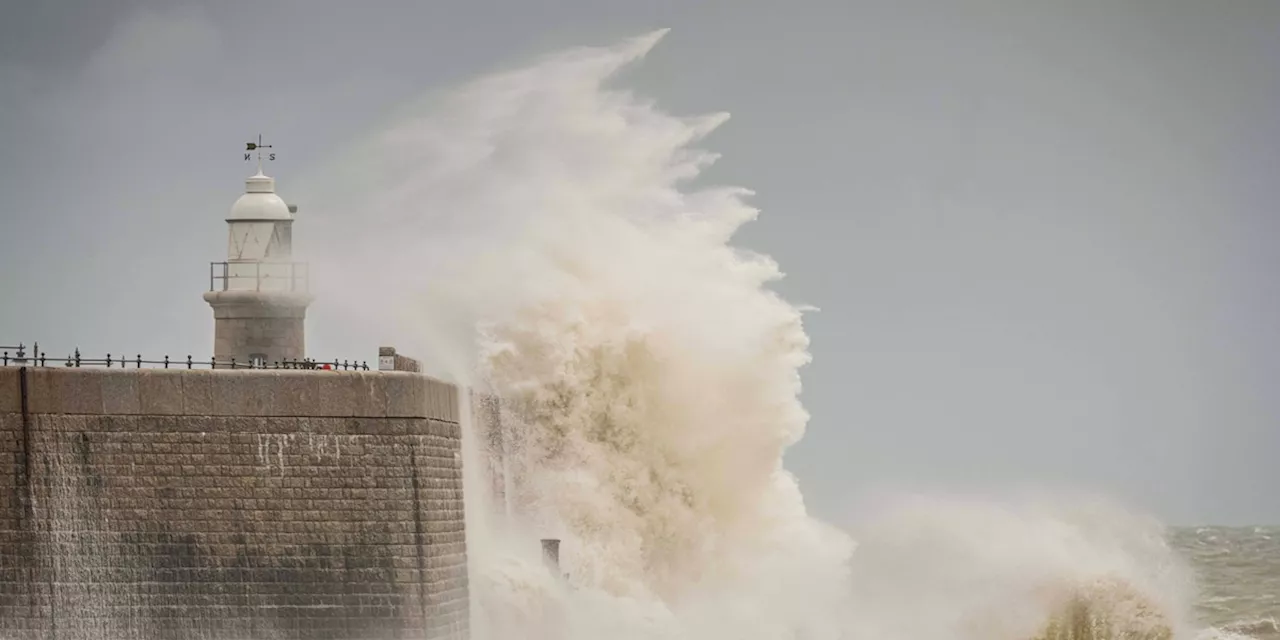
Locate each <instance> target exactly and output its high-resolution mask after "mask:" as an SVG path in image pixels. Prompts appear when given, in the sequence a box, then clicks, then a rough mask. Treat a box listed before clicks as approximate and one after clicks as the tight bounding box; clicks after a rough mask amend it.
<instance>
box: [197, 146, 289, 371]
mask: <svg viewBox="0 0 1280 640" xmlns="http://www.w3.org/2000/svg"><path fill="white" fill-rule="evenodd" d="M270 148H271V147H270V146H269V145H264V144H262V138H261V136H259V138H258V142H257V143H253V142H250V143H248V151H247V152H246V153H245V159H246V160H248V159H250V158H251V157H252V154H253V152H255V151H256V152H257V158H258V172H257V173H256V174H254V175H252V176H249V177H248V178H246V179H245V189H244V194H243V195H241V196H240V198H239V199H238V200H236V202H235V204H233V205H232V206H231V212H230V214H229V215H228V216H227V228H228V238H227V258H226V260H225V261H221V262H212V263H210V265H209V291H208V292H207V293H205V294H204V299H205V301H206V302H208V303H209V306H211V307H213V322H214V340H213V353H214V358H215V359H216V360H217V366H220V367H232V366H235V367H248V366H254V367H261V366H267V365H273V364H275V363H278V362H286V361H295V360H302V359H304V358H305V357H306V347H305V345H306V340H305V337H306V336H305V322H306V316H307V306H308V305H310V304H311V301H312V296H311V294H310V293H309V291H308V287H309V283H308V278H307V276H308V273H307V265H306V263H303V262H294V261H293V221H294V215H295V214H296V213H297V210H298V209H297V207H294V206H290V205H288V204H285V201H284V200H282V199H281V198H280V196H279V195H276V182H275V179H274V178H272V177H270V176H267V175H265V174H263V173H262V156H263V151H264V150H265V149H270ZM267 157H268V159H274V158H275V154H274V153H268V154H267Z"/></svg>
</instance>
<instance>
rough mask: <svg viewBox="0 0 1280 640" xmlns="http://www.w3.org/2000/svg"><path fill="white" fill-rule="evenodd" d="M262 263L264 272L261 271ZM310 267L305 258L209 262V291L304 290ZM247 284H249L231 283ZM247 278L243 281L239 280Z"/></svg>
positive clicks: (306, 285) (308, 281)
mask: <svg viewBox="0 0 1280 640" xmlns="http://www.w3.org/2000/svg"><path fill="white" fill-rule="evenodd" d="M264 267H265V268H266V271H267V273H265V274H264V273H263V269H264ZM309 276H310V269H309V267H308V265H307V263H305V262H210V263H209V290H210V291H289V292H300V293H306V292H307V290H308V288H309V286H310V277H309ZM233 281H237V283H238V284H249V283H251V284H252V285H253V286H252V287H240V286H237V287H234V288H233V287H232V286H231V284H232V282H233ZM241 281H247V282H241ZM264 284H265V285H266V286H263V285H264Z"/></svg>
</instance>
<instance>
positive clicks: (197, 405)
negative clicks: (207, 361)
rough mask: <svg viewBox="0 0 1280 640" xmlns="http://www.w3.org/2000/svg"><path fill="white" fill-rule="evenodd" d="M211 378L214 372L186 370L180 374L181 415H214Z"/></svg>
mask: <svg viewBox="0 0 1280 640" xmlns="http://www.w3.org/2000/svg"><path fill="white" fill-rule="evenodd" d="M213 377H214V372H213V371H208V370H186V371H183V372H182V376H181V379H182V413H183V415H188V416H211V415H214V413H213Z"/></svg>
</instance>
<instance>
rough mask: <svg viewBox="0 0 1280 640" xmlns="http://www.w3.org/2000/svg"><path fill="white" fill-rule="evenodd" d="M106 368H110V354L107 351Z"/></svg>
mask: <svg viewBox="0 0 1280 640" xmlns="http://www.w3.org/2000/svg"><path fill="white" fill-rule="evenodd" d="M107 368H108V369H110V368H111V354H109V353H108V354H107Z"/></svg>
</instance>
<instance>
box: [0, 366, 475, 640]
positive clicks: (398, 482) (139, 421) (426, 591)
mask: <svg viewBox="0 0 1280 640" xmlns="http://www.w3.org/2000/svg"><path fill="white" fill-rule="evenodd" d="M24 377H25V378H26V380H25V384H24V382H23V378H24ZM24 386H25V411H24V399H23V395H24V394H23V389H24ZM466 560H467V556H466V540H465V533H464V526H463V498H462V458H461V433H460V427H459V422H458V396H457V390H456V389H455V388H454V387H452V386H450V385H447V384H444V383H442V382H439V381H436V380H433V379H430V378H427V377H425V376H422V375H420V374H415V373H403V372H333V371H218V370H215V371H197V370H174V369H168V370H165V369H133V370H130V369H124V370H118V369H117V370H111V369H105V370H104V369H75V368H53V367H49V368H28V369H19V368H17V367H0V639H4V640H9V639H13V640H26V639H28V638H31V639H36V638H39V639H41V640H49V639H55V638H58V639H66V640H80V639H86V640H87V639H89V638H113V639H119V640H129V639H136V640H167V639H169V638H173V639H178V638H182V639H183V640H192V639H207V640H230V639H236V638H239V639H245V640H268V639H277V638H278V639H293V638H297V639H299V640H301V639H304V638H305V639H308V640H316V639H351V640H357V639H358V640H376V639H379V638H407V637H413V638H422V637H426V638H449V639H451V640H452V639H461V638H465V637H466V636H467V633H468V626H467V625H468V622H467V621H468V615H469V613H468V587H467V571H466Z"/></svg>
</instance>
